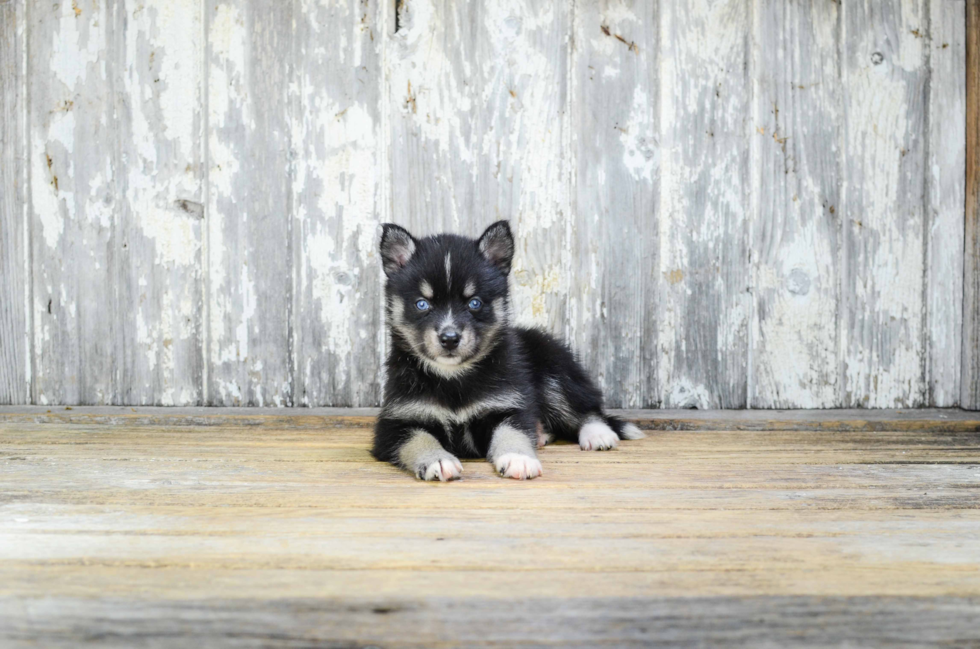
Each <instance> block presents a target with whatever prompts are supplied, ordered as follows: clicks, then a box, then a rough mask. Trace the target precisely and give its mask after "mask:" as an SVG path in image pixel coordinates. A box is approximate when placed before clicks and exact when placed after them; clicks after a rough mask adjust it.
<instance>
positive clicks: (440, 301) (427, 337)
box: [381, 221, 514, 376]
mask: <svg viewBox="0 0 980 649" xmlns="http://www.w3.org/2000/svg"><path fill="white" fill-rule="evenodd" d="M383 227H384V231H383V233H382V235H381V260H382V263H383V265H384V271H385V275H387V276H388V282H387V284H386V285H385V297H386V300H387V310H388V323H389V325H390V326H391V330H392V334H393V336H394V338H395V341H396V344H397V343H398V342H401V343H403V346H404V347H405V348H406V349H407V350H408V351H410V352H411V353H413V354H414V355H415V356H417V357H418V358H419V359H420V360H421V361H422V363H423V365H424V366H425V367H426V368H428V369H429V370H431V371H433V372H435V373H437V374H439V375H442V376H452V375H454V374H458V373H460V372H463V371H465V370H466V369H468V368H469V367H471V366H472V365H473V364H474V363H476V362H477V361H479V360H480V359H481V358H483V357H484V356H486V355H487V353H489V351H490V350H491V349H493V346H494V344H495V343H496V342H497V340H498V339H499V335H500V332H501V330H502V329H503V327H504V326H505V325H506V324H507V321H508V318H509V314H508V310H509V295H508V287H507V275H508V273H510V264H511V260H512V259H513V258H514V237H513V236H512V234H511V231H510V226H509V225H508V224H507V222H506V221H499V222H497V223H494V224H493V225H491V226H490V227H489V228H487V229H486V231H485V232H484V233H483V235H482V236H481V237H480V238H479V239H475V240H474V239H467V238H465V237H460V236H456V235H453V234H440V235H436V236H433V237H426V238H424V239H416V238H415V237H413V236H412V235H411V234H410V233H409V232H408V230H406V229H404V228H402V227H399V226H397V225H392V224H385V225H384V226H383Z"/></svg>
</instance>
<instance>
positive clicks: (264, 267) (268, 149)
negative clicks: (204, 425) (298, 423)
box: [205, 0, 294, 406]
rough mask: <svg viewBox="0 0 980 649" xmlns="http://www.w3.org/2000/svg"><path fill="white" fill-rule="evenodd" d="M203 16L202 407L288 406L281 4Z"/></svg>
mask: <svg viewBox="0 0 980 649" xmlns="http://www.w3.org/2000/svg"><path fill="white" fill-rule="evenodd" d="M206 11H207V12H208V17H207V21H208V23H207V24H208V48H209V49H208V65H207V74H208V79H207V87H208V100H207V101H208V145H207V146H208V152H207V159H208V202H207V208H206V209H207V221H208V223H207V230H208V231H207V244H206V245H207V253H206V254H207V265H208V279H207V284H208V290H207V295H206V301H207V304H208V310H209V313H208V339H207V347H208V349H207V350H205V354H206V363H207V365H208V367H207V377H208V378H207V387H206V394H207V403H208V404H209V405H255V406H263V405H289V404H291V403H293V392H292V368H291V360H292V354H291V349H290V344H291V337H290V323H291V319H292V314H291V312H292V304H293V300H292V287H293V281H292V277H293V274H292V260H293V255H292V247H291V246H292V237H291V230H290V229H291V227H292V219H291V218H290V214H291V209H292V206H291V200H290V197H291V189H292V187H291V183H290V166H291V158H292V153H291V142H290V135H291V128H292V126H291V121H290V110H289V108H290V101H289V86H290V82H291V77H290V69H291V62H292V58H291V56H290V55H289V53H290V52H291V51H292V48H293V45H294V37H293V4H292V3H289V2H279V1H278V0H227V1H225V0H212V1H210V2H208V3H207V5H206Z"/></svg>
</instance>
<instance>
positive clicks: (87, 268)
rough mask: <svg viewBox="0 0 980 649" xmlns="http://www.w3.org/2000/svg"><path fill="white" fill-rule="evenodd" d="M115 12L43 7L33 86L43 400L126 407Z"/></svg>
mask: <svg viewBox="0 0 980 649" xmlns="http://www.w3.org/2000/svg"><path fill="white" fill-rule="evenodd" d="M113 7H114V5H110V4H108V3H105V2H97V1H96V0H77V1H76V2H72V3H69V2H62V3H50V2H44V3H36V4H35V3H31V7H30V24H29V25H28V29H29V32H30V33H29V38H28V43H29V48H28V69H27V76H28V78H27V84H28V89H29V90H28V92H29V97H28V101H29V102H30V121H31V124H30V129H29V133H30V143H29V147H30V152H29V155H30V171H29V173H30V179H31V186H30V201H31V219H32V223H31V232H32V241H31V248H32V251H31V252H32V255H33V264H32V274H33V294H34V304H33V315H34V331H33V336H34V348H35V367H36V369H37V373H36V376H35V377H34V388H33V391H34V394H33V400H34V402H35V403H38V404H42V405H44V404H54V403H65V404H75V403H89V404H107V403H113V402H115V401H116V386H117V380H116V379H117V374H116V372H117V370H118V364H117V353H116V352H117V348H116V343H117V342H118V339H117V335H118V333H119V332H118V327H116V326H115V318H116V315H117V313H118V311H117V304H116V288H117V286H118V275H117V269H116V267H115V264H116V262H117V260H116V257H115V254H114V253H115V247H116V244H117V239H116V237H115V230H116V226H117V223H118V216H119V196H118V191H117V190H118V185H117V182H116V174H117V173H119V172H120V170H121V168H122V167H121V164H120V160H119V159H118V158H117V153H116V140H117V138H118V135H119V133H118V130H117V122H116V105H115V101H114V97H113V94H112V74H113V65H112V61H113V59H114V56H115V51H114V48H115V46H116V42H114V40H113V38H112V25H113V15H112V12H111V10H112V9H113Z"/></svg>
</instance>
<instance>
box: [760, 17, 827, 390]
mask: <svg viewBox="0 0 980 649" xmlns="http://www.w3.org/2000/svg"><path fill="white" fill-rule="evenodd" d="M837 21H838V4H837V3H834V2H803V3H789V2H783V1H782V0H759V1H758V3H757V6H756V11H755V25H754V34H755V38H754V63H753V70H754V76H755V78H754V79H753V81H754V89H753V102H754V108H753V110H754V122H753V132H752V133H751V135H750V137H751V138H752V139H753V142H752V146H753V152H754V155H753V157H754V159H755V160H757V161H758V164H753V165H752V167H753V170H754V172H755V173H756V174H757V176H756V178H755V179H754V182H753V205H754V209H753V210H752V258H753V264H752V272H753V280H752V281H753V295H754V298H755V309H754V315H753V332H752V354H751V358H752V366H751V367H750V368H749V371H750V372H751V373H752V394H750V395H749V404H750V406H751V407H753V408H833V407H835V406H837V405H838V404H839V392H838V387H839V385H838V378H839V372H838V368H839V363H840V360H841V359H840V358H839V357H838V355H837V354H838V339H837V336H838V326H837V315H838V313H837V302H838V288H839V282H840V276H839V272H838V267H837V253H838V244H839V237H838V231H839V226H838V219H837V210H838V209H839V208H840V199H839V184H840V168H839V162H838V161H839V152H838V142H839V124H840V113H839V99H840V96H839V85H838V81H837V80H838V57H837V54H838V44H839V43H838V36H839V34H838V22H837Z"/></svg>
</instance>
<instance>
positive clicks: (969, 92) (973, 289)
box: [960, 0, 980, 410]
mask: <svg viewBox="0 0 980 649" xmlns="http://www.w3.org/2000/svg"><path fill="white" fill-rule="evenodd" d="M966 17H967V21H966V217H965V221H966V224H965V257H964V260H963V261H964V263H963V376H962V383H961V386H960V390H961V392H960V404H961V405H962V406H963V407H964V408H971V409H973V410H980V0H967V3H966Z"/></svg>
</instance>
